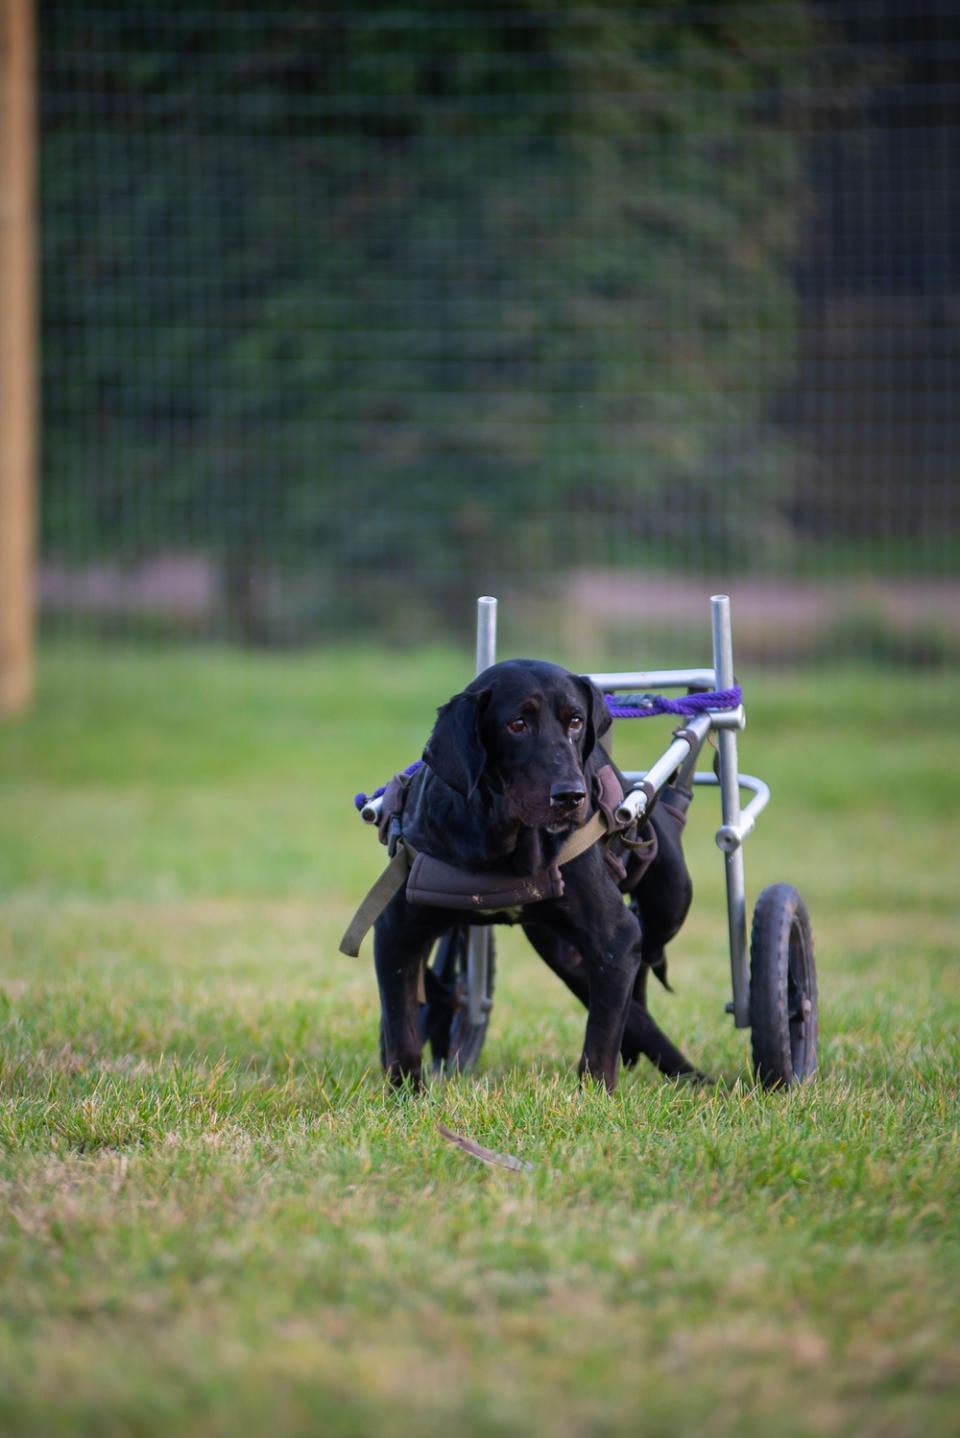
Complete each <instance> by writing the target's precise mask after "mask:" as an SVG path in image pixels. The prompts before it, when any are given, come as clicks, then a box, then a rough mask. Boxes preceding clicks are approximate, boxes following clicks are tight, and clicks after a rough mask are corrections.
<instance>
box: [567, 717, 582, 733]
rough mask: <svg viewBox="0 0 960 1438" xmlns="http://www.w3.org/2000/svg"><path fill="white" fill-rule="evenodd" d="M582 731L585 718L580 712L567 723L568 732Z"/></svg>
mask: <svg viewBox="0 0 960 1438" xmlns="http://www.w3.org/2000/svg"><path fill="white" fill-rule="evenodd" d="M582 732H583V719H582V717H581V716H580V715H579V714H574V716H573V718H572V719H571V720H570V723H569V724H568V725H567V733H568V734H580V733H582Z"/></svg>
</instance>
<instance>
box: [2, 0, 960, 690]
mask: <svg viewBox="0 0 960 1438" xmlns="http://www.w3.org/2000/svg"><path fill="white" fill-rule="evenodd" d="M7 3H8V6H9V5H16V3H17V0H7ZM35 14H36V41H37V71H36V73H37V81H38V91H37V107H36V119H37V132H36V140H37V154H38V161H39V164H38V197H37V217H38V226H37V236H36V243H37V250H36V263H37V267H38V271H39V277H40V314H39V319H38V331H39V348H38V361H37V362H38V374H39V388H40V403H39V411H40V415H41V419H40V426H39V446H38V449H39V458H38V490H37V496H38V497H37V501H36V516H37V521H36V522H37V526H38V545H37V553H36V570H35V594H36V604H37V615H38V623H39V632H40V635H41V638H49V639H51V640H52V639H56V640H58V641H59V642H62V641H64V640H65V639H70V640H80V641H83V642H84V644H85V645H87V644H89V642H90V641H94V642H95V645H108V644H111V643H115V642H116V641H117V640H123V641H126V642H127V643H130V642H133V643H136V644H138V645H143V646H148V645H155V646H159V645H168V646H169V645H186V644H188V643H189V644H195V643H197V642H199V641H210V640H215V641H218V642H221V643H222V642H226V643H229V644H230V645H236V646H268V647H286V648H291V647H296V646H308V645H330V644H332V643H343V642H350V643H353V642H357V641H361V640H363V641H371V640H372V641H385V642H388V643H390V644H403V645H416V644H422V643H424V642H427V641H430V642H433V641H446V640H450V639H453V640H455V641H457V642H462V641H465V640H466V639H468V638H469V636H470V634H471V632H472V626H473V606H474V601H475V597H476V596H477V595H478V594H481V593H492V594H496V595H498V596H499V597H500V599H501V602H502V608H501V614H502V616H503V617H504V618H507V617H508V616H509V621H510V629H511V636H512V637H513V638H514V639H515V641H516V643H514V644H513V645H512V646H511V647H513V648H516V647H517V644H519V643H523V644H525V645H529V646H531V647H532V646H537V647H538V648H539V649H540V650H541V651H543V652H545V653H549V654H550V655H552V657H555V658H560V659H567V660H568V661H571V660H573V659H577V660H579V662H581V663H584V662H587V661H588V660H589V659H591V658H594V659H595V662H596V664H600V663H602V662H607V661H608V660H613V659H619V658H621V657H626V656H627V654H628V652H629V654H630V656H631V658H632V661H633V662H638V663H639V662H646V660H648V659H651V660H654V659H655V660H660V661H662V660H664V659H669V658H675V659H676V660H677V662H682V663H686V662H692V661H693V660H694V659H699V658H700V657H703V656H700V655H699V654H698V655H694V656H688V654H687V653H685V652H680V650H679V649H678V645H679V644H680V643H681V642H683V641H684V640H685V638H686V635H687V632H688V631H689V630H691V629H692V630H695V631H696V632H697V634H698V635H700V636H701V640H702V642H701V647H703V644H704V643H705V642H706V639H707V636H708V617H707V616H708V610H707V596H708V595H709V594H710V593H711V592H712V591H714V590H716V589H725V590H726V591H727V592H729V593H730V594H731V595H732V596H733V601H734V634H735V641H736V646H737V654H738V657H740V658H741V659H743V660H746V661H748V662H753V661H755V660H756V661H763V662H765V663H784V664H785V663H796V662H809V661H819V660H830V661H836V660H838V659H839V660H844V659H847V658H864V659H876V660H881V661H884V662H886V663H891V664H892V663H896V664H899V665H911V666H914V667H916V668H918V669H927V670H929V669H931V668H933V667H937V666H943V665H945V664H950V663H954V662H955V661H956V660H957V658H958V657H960V603H958V598H960V580H958V564H957V559H958V555H960V486H958V483H957V473H956V470H957V451H958V439H960V416H958V406H957V403H956V397H955V390H956V382H957V378H958V374H960V246H958V236H960V80H958V75H960V71H958V60H960V6H958V5H956V4H955V3H947V0H926V3H924V0H917V3H909V4H908V3H906V0H900V3H897V0H832V3H829V4H824V3H816V0H806V3H803V0H765V3H762V4H758V3H744V4H723V3H719V4H699V5H698V4H693V5H677V4H668V3H659V4H657V3H648V4H641V5H635V4H630V5H627V4H619V3H606V4H603V5H600V6H597V7H590V8H582V9H581V8H577V7H570V6H558V5H555V4H554V5H547V4H545V3H540V0H515V3H513V4H511V5H509V6H504V7H502V8H497V7H491V6H488V5H479V4H472V5H470V4H464V5H457V6H456V7H453V6H449V5H439V4H435V3H419V4H411V5H409V6H398V5H393V4H378V3H370V0H354V3H352V4H351V6H350V8H349V9H334V8H326V7H324V8H318V7H312V6H305V5H290V4H284V3H279V4H275V5H271V6H266V5H264V6H262V7H259V8H258V7H256V6H251V5H237V4H221V3H203V0H192V3H189V4H185V3H180V0H166V3H165V4H163V5H151V6H147V5H138V4H133V3H129V0H127V3H111V0H101V3H98V4H88V3H79V0H78V3H75V4H71V3H69V0H37V3H36V10H35ZM7 353H9V351H7ZM88 668H89V666H88ZM94 669H95V666H94ZM91 672H92V671H91Z"/></svg>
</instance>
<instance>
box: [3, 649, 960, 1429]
mask: <svg viewBox="0 0 960 1438" xmlns="http://www.w3.org/2000/svg"><path fill="white" fill-rule="evenodd" d="M468 671H469V659H468V658H466V657H464V656H462V655H455V654H450V653H441V652H437V653H430V654H426V655H421V656H418V657H415V658H406V659H405V660H404V662H403V664H402V666H400V667H399V669H398V671H397V672H392V673H391V672H389V671H388V670H387V668H386V665H385V663H384V661H383V659H382V657H380V656H377V655H376V654H371V653H368V654H366V655H359V656H351V657H348V658H344V657H342V656H330V655H322V656H301V657H273V658H260V659H251V658H243V657H238V656H230V655H224V654H217V653H214V654H209V653H205V652H202V651H198V652H191V653H180V654H176V655H170V656H167V657H157V656H152V657H151V656H144V655H138V654H135V653H123V652H113V651H106V652H105V653H103V652H100V653H98V652H97V651H94V650H87V651H83V650H79V651H71V650H69V649H62V650H54V651H51V652H49V653H47V654H46V655H45V656H44V659H43V663H42V666H41V672H40V694H39V700H38V704H37V707H36V710H35V713H34V714H33V716H32V717H31V718H29V719H28V720H26V721H24V722H20V723H16V724H8V725H6V726H4V727H0V1185H2V1195H3V1205H2V1220H0V1294H2V1303H0V1432H2V1433H4V1434H24V1435H37V1438H40V1435H43V1438H47V1435H55V1434H61V1433H65V1434H89V1435H97V1438H104V1436H105V1438H112V1435H127V1434H131V1435H142V1438H148V1435H161V1434H162V1435H169V1434H176V1435H211V1438H212V1436H213V1435H224V1438H227V1435H229V1438H235V1435H237V1434H244V1435H257V1434H266V1435H270V1438H286V1435H294V1434H298V1435H299V1434H303V1435H314V1434H323V1435H327V1438H340V1435H343V1438H346V1435H354V1434H357V1435H360V1434H367V1433H370V1434H373V1433H377V1434H387V1435H390V1438H407V1435H409V1436H410V1438H414V1435H423V1434H432V1433H440V1432H444V1433H459V1434H463V1435H487V1434H489V1435H491V1438H492V1435H495V1434H496V1435H501V1434H507V1435H513V1434H516V1435H521V1434H523V1435H532V1434H541V1433H543V1434H550V1435H552V1438H567V1435H570V1438H573V1435H582V1434H590V1435H620V1434H623V1435H636V1434H644V1435H648V1434H649V1435H663V1438H683V1435H700V1434H710V1435H715V1438H724V1435H731V1438H732V1435H737V1438H744V1435H748V1438H749V1435H760V1434H763V1435H769V1434H775V1435H777V1438H791V1435H801V1434H822V1435H838V1438H851V1435H861V1434H862V1435H871V1438H873V1435H889V1438H900V1435H913V1434H915V1435H917V1438H920V1435H923V1438H940V1435H942V1438H947V1435H950V1438H953V1435H955V1434H956V1433H957V1432H958V1431H960V1300H958V1293H960V1155H958V1126H960V1106H958V1077H960V1042H958V1037H957V1035H958V1029H960V965H958V963H957V954H958V946H960V941H958V933H960V886H958V883H957V822H956V816H957V812H958V807H960V766H958V763H957V758H956V731H957V719H956V715H957V712H958V708H960V679H958V678H957V677H956V676H950V677H945V676H933V677H924V678H922V679H917V678H915V677H909V676H908V677H906V678H904V677H902V676H900V675H898V674H897V673H895V672H889V671H887V672H885V671H878V670H874V671H869V670H865V671H862V672H851V671H849V670H848V671H844V672H836V673H829V674H824V673H821V672H818V673H816V674H807V675H796V676H783V675H779V676H774V677H765V676H760V675H757V674H747V675H746V676H744V683H745V687H746V691H747V712H748V727H747V730H746V732H745V734H744V735H743V737H742V741H741V757H742V763H743V767H744V768H745V769H746V770H749V771H751V772H754V773H757V774H759V775H761V776H762V777H763V778H765V779H767V781H768V782H769V783H770V784H771V786H772V788H773V801H772V803H771V806H770V809H769V810H768V811H767V813H765V814H764V815H763V816H762V817H761V819H760V821H759V824H758V829H757V832H756V834H755V835H754V836H753V837H752V838H751V839H750V841H749V843H748V846H747V851H746V868H747V882H748V896H749V898H750V901H751V902H752V901H753V900H754V899H755V898H756V895H757V894H758V892H759V890H760V889H761V888H762V887H764V886H765V885H766V884H768V883H770V882H773V881H775V880H777V879H787V880H789V881H790V882H792V883H795V884H796V885H797V886H798V887H799V888H800V889H801V890H802V891H803V893H804V894H805V896H806V898H807V900H808V903H809V906H810V910H811V914H812V917H813V923H814V930H815V935H816V939H817V952H818V968H819V977H820V991H821V1072H820V1075H819V1076H818V1078H817V1079H816V1080H815V1081H814V1082H813V1083H811V1084H809V1085H807V1086H805V1087H804V1088H803V1089H801V1090H799V1091H793V1092H790V1093H785V1094H772V1095H771V1094H764V1093H761V1092H758V1091H756V1090H755V1089H754V1088H753V1086H752V1083H751V1077H750V1066H749V1035H747V1034H746V1033H745V1032H740V1031H736V1030H734V1029H733V1027H732V1021H731V1020H730V1019H729V1018H728V1017H726V1016H725V1014H724V1012H723V1006H724V1002H725V1001H726V999H727V998H728V997H729V975H728V971H727V968H728V961H727V952H726V921H725V912H724V907H723V896H722V859H721V857H720V855H719V852H718V851H717V849H716V848H715V846H714V844H713V832H714V830H715V828H716V826H717V824H718V823H719V804H718V800H717V797H716V795H715V793H712V792H706V793H704V792H702V791H701V793H700V794H699V795H698V798H697V801H696V803H695V804H694V806H693V813H692V817H691V823H690V826H689V830H688V833H689V840H688V844H687V850H688V855H689V858H690V863H691V868H692V871H693V874H694V880H695V884H696V887H697V893H696V898H695V901H694V910H693V913H692V915H691V918H690V920H689V921H688V924H687V926H686V928H685V929H684V931H683V933H682V935H681V936H680V939H679V940H678V941H677V942H676V943H675V944H674V945H673V948H672V953H671V977H672V979H673V982H674V985H675V988H676V990H677V992H676V993H675V994H674V995H669V994H665V993H662V992H661V991H660V990H659V989H657V992H655V993H654V994H653V996H652V998H653V1004H654V1009H655V1012H656V1014H657V1017H658V1019H660V1021H661V1022H662V1023H663V1024H664V1027H665V1028H666V1029H667V1031H668V1033H670V1034H671V1036H673V1037H675V1038H676V1039H677V1040H678V1041H679V1042H680V1043H681V1044H682V1046H683V1047H684V1048H685V1049H686V1050H687V1051H688V1052H689V1053H690V1054H691V1055H692V1056H694V1057H695V1058H696V1059H697V1061H698V1062H699V1063H700V1064H701V1065H702V1066H703V1067H705V1068H706V1069H708V1070H709V1071H710V1072H711V1073H712V1074H714V1075H716V1076H717V1080H718V1082H717V1084H716V1086H715V1087H710V1088H706V1089H694V1088H690V1087H678V1086H675V1085H673V1084H670V1083H665V1082H664V1081H662V1080H660V1079H659V1078H658V1077H657V1076H656V1075H655V1074H654V1073H653V1072H652V1071H651V1070H650V1069H649V1068H645V1069H643V1070H640V1071H635V1072H633V1073H628V1074H625V1075H624V1076H622V1078H621V1082H620V1087H619V1089H618V1092H617V1094H616V1095H615V1096H614V1097H613V1098H608V1097H605V1096H603V1095H601V1094H597V1093H595V1092H593V1091H585V1092H579V1091H578V1089H577V1086H576V1078H575V1065H576V1059H577V1056H578V1053H579V1046H580V1041H581V1037H582V1028H583V1015H582V1012H581V1011H579V1010H578V1009H577V1008H576V1006H575V1004H574V1002H573V1000H572V999H570V998H569V997H568V995H567V994H566V992H565V991H564V990H563V989H562V987H561V986H560V985H559V984H558V982H557V981H556V980H555V979H554V978H553V977H552V976H551V975H550V974H549V973H548V972H547V971H546V970H545V969H544V968H543V967H542V966H541V965H540V964H539V961H538V960H537V959H536V958H535V956H533V954H532V953H530V952H529V951H527V950H526V949H525V947H524V943H523V940H522V937H520V936H518V935H516V934H514V933H513V932H510V931H505V930H501V931H499V933H498V948H499V955H500V958H499V966H498V990H497V1002H496V1005H495V1008H494V1012H493V1018H492V1024H491V1030H490V1033H489V1035H488V1039H487V1043H486V1046H485V1049H484V1053H483V1056H482V1061H481V1064H480V1066H479V1069H478V1071H477V1072H476V1074H474V1075H470V1076H467V1077H464V1078H461V1079H457V1080H455V1081H451V1082H448V1083H445V1084H442V1085H437V1086H435V1087H434V1088H433V1089H432V1090H431V1091H430V1093H429V1094H428V1095H427V1096H426V1097H425V1098H423V1099H421V1100H419V1101H417V1100H412V1099H410V1098H409V1097H405V1096H401V1097H394V1096H390V1095H388V1094H386V1093H385V1092H384V1089H383V1085H382V1083H381V1080H380V1077H379V1074H378V1071H377V1068H376V1027H377V999H376V990H375V984H374V980H373V974H372V963H371V959H370V952H369V941H368V942H367V944H366V945H365V948H364V954H363V956H362V957H361V959H360V960H349V959H345V958H342V957H341V956H340V955H338V953H337V942H338V939H339V936H340V933H341V932H342V929H343V927H344V926H345V924H346V921H347V919H348V918H349V917H350V914H351V913H352V910H353V908H354V906H355V905H356V903H357V902H358V900H359V898H360V897H361V895H362V893H363V892H364V890H365V888H366V886H367V885H368V884H369V882H370V881H371V880H372V879H373V877H374V876H375V874H376V873H377V872H378V871H379V867H380V864H381V859H382V855H383V851H382V850H381V849H380V848H379V846H378V845H377V844H376V841H375V838H374V836H373V834H372V833H371V832H370V831H369V830H365V829H364V828H363V826H362V825H361V824H360V822H359V820H358V819H357V818H356V816H355V814H354V812H353V807H352V803H351V798H352V795H353V793H354V791H355V790H357V789H370V788H373V787H374V786H375V785H376V784H378V783H381V782H383V781H384V780H385V779H386V778H387V777H388V776H389V774H390V773H391V772H392V771H393V769H394V768H397V767H400V766H402V765H403V764H405V763H407V762H409V760H410V759H412V758H415V757H416V756H417V755H418V754H419V752H420V749H421V747H422V744H423V740H424V738H425V737H426V733H427V731H428V729H429V724H430V720H431V717H432V713H433V710H434V708H435V707H436V705H437V704H438V703H439V702H441V701H442V700H443V699H444V698H446V697H447V696H448V695H449V694H450V693H451V692H452V691H453V690H454V689H455V688H457V687H459V685H460V683H461V682H462V681H463V680H464V679H465V678H466V677H467V675H468ZM669 728H670V724H669V721H659V720H657V721H649V722H648V723H645V724H642V725H641V724H635V725H634V726H633V727H632V728H629V729H627V728H626V727H625V726H621V728H620V731H619V732H620V734H621V735H622V736H623V738H622V740H618V747H617V757H618V758H619V759H620V760H621V762H623V763H624V764H626V765H627V766H634V765H635V766H637V767H640V766H642V765H643V764H644V763H645V762H647V761H648V760H649V759H650V758H651V757H654V756H655V755H656V754H657V753H659V752H660V748H661V747H663V744H662V742H661V741H663V743H665V737H664V736H666V735H667V734H668V733H669ZM654 988H656V986H655V985H654ZM441 1123H442V1124H446V1125H448V1126H449V1127H451V1128H453V1129H455V1130H456V1131H458V1132H460V1133H463V1134H466V1135H468V1136H469V1137H471V1138H473V1139H476V1140H477V1141H478V1142H480V1143H481V1144H484V1145H486V1146H488V1147H490V1148H493V1149H496V1150H500V1151H506V1152H509V1153H512V1154H516V1155H519V1156H521V1157H522V1158H524V1159H525V1160H527V1161H528V1162H529V1163H530V1164H532V1165H533V1167H532V1169H530V1170H524V1171H521V1172H510V1171H507V1170H504V1169H500V1168H493V1167H488V1166H485V1165H483V1164H480V1163H478V1162H477V1161H476V1160H475V1159H473V1158H471V1157H470V1156H468V1155H467V1154H465V1153H463V1152H461V1151H460V1150H459V1149H457V1148H455V1147H453V1146H452V1145H451V1144H449V1143H447V1142H445V1141H444V1139H443V1138H442V1137H441V1136H440V1135H439V1134H438V1124H441Z"/></svg>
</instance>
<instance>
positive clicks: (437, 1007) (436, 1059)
mask: <svg viewBox="0 0 960 1438" xmlns="http://www.w3.org/2000/svg"><path fill="white" fill-rule="evenodd" d="M469 934H470V929H469V925H467V924H457V925H456V927H455V928H453V929H450V930H449V931H448V932H447V933H446V934H444V935H443V937H442V938H441V939H440V940H439V941H438V943H437V946H436V948H435V950H434V952H433V956H432V958H431V959H429V960H428V961H427V964H426V967H425V969H424V975H423V977H424V988H425V990H426V995H427V1001H426V1003H424V1004H421V1005H420V1037H421V1039H422V1040H423V1041H424V1043H429V1044H430V1052H431V1055H432V1058H433V1068H434V1070H438V1069H440V1068H441V1067H443V1068H445V1069H446V1070H447V1072H448V1073H449V1072H454V1071H455V1072H457V1073H466V1072H467V1071H468V1070H469V1069H471V1068H472V1067H473V1065H474V1064H475V1063H476V1061H477V1059H478V1058H479V1057H480V1050H481V1049H482V1048H483V1041H484V1039H485V1038H486V1035H487V1025H488V1023H489V1021H490V1008H489V1006H488V1007H486V1008H485V1009H484V1012H483V1014H482V1016H481V1018H480V1021H479V1022H478V1023H475V1024H474V1023H471V1022H470V1011H469V1006H468V1003H467V944H468V941H469ZM495 977H496V947H495V945H494V942H493V935H492V934H491V935H490V964H489V968H488V971H487V995H486V997H487V999H488V1000H492V998H493V984H494V979H495Z"/></svg>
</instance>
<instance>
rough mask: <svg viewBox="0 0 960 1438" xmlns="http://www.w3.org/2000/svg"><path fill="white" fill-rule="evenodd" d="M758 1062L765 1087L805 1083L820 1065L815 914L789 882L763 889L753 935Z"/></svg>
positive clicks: (753, 1010)
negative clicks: (814, 944)
mask: <svg viewBox="0 0 960 1438" xmlns="http://www.w3.org/2000/svg"><path fill="white" fill-rule="evenodd" d="M750 1028H751V1041H752V1047H753V1065H754V1069H755V1072H756V1075H757V1078H758V1079H759V1081H760V1083H762V1084H763V1086H764V1088H777V1087H780V1086H782V1087H784V1088H786V1087H789V1086H790V1085H792V1084H796V1083H802V1082H803V1080H804V1079H807V1078H809V1077H810V1075H811V1074H812V1073H814V1071H815V1070H816V1067H817V971H816V966H815V962H814V955H813V935H812V932H811V929H810V916H809V914H808V913H807V906H806V904H805V903H804V901H803V899H802V898H801V896H800V894H799V893H798V892H797V890H796V889H794V888H793V887H792V886H791V885H790V884H771V885H770V886H769V888H766V889H764V891H763V893H762V894H761V895H760V898H759V899H758V900H757V907H756V908H755V909H754V912H753V927H752V930H751V934H750Z"/></svg>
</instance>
